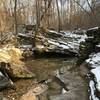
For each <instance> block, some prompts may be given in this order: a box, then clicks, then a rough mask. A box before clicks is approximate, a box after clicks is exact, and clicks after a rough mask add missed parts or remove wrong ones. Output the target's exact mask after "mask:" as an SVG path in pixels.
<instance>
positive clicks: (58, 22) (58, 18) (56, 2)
mask: <svg viewBox="0 0 100 100" xmlns="http://www.w3.org/2000/svg"><path fill="white" fill-rule="evenodd" d="M56 6H57V12H58V32H60V11H59V6H58V0H56Z"/></svg>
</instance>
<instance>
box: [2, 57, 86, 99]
mask: <svg viewBox="0 0 100 100" xmlns="http://www.w3.org/2000/svg"><path fill="white" fill-rule="evenodd" d="M76 60H77V58H68V57H67V58H41V59H33V60H29V61H26V65H27V67H28V69H29V70H30V71H31V72H32V73H34V74H35V75H36V77H35V78H34V79H20V80H18V81H15V82H14V84H15V86H16V89H14V90H12V89H10V90H9V89H5V90H3V91H2V92H0V97H1V98H3V97H5V98H7V100H20V98H21V97H22V95H24V94H26V93H27V92H28V91H30V90H31V89H32V88H33V89H32V91H34V88H36V87H37V86H40V84H42V85H44V86H45V87H46V89H45V87H44V88H41V89H39V88H38V89H36V90H35V92H36V91H37V96H36V97H37V100H66V99H67V100H80V98H81V99H82V100H88V86H87V82H86V80H85V79H84V78H83V77H82V75H80V74H79V73H80V71H77V70H76V71H72V70H71V69H72V68H73V67H75V66H74V65H75V63H76ZM41 91H42V92H41ZM27 98H28V97H27V96H26V99H21V100H33V99H27ZM31 98H32V97H31ZM1 100H5V99H1ZM34 100H35V99H34Z"/></svg>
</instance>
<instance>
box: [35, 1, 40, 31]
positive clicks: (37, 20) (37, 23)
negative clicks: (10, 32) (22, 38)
mask: <svg viewBox="0 0 100 100" xmlns="http://www.w3.org/2000/svg"><path fill="white" fill-rule="evenodd" d="M35 2H36V30H38V28H39V10H38V6H39V5H38V4H39V3H38V0H35Z"/></svg>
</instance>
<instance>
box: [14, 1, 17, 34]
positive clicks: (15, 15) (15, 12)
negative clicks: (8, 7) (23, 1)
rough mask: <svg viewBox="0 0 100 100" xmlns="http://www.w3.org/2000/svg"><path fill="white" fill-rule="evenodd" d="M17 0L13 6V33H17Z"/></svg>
mask: <svg viewBox="0 0 100 100" xmlns="http://www.w3.org/2000/svg"><path fill="white" fill-rule="evenodd" d="M16 10H17V0H15V7H14V18H15V28H14V30H15V35H17V33H18V30H17V11H16Z"/></svg>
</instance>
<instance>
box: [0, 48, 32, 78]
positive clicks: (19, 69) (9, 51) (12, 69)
mask: <svg viewBox="0 0 100 100" xmlns="http://www.w3.org/2000/svg"><path fill="white" fill-rule="evenodd" d="M21 58H22V52H21V51H20V49H18V48H15V47H9V48H2V49H0V62H1V63H4V64H3V65H2V66H1V69H5V70H6V71H7V73H8V74H9V76H11V77H16V78H32V77H34V75H33V74H32V73H31V72H30V71H29V70H28V69H27V67H26V66H25V64H24V62H22V61H21V60H20V59H21Z"/></svg>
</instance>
